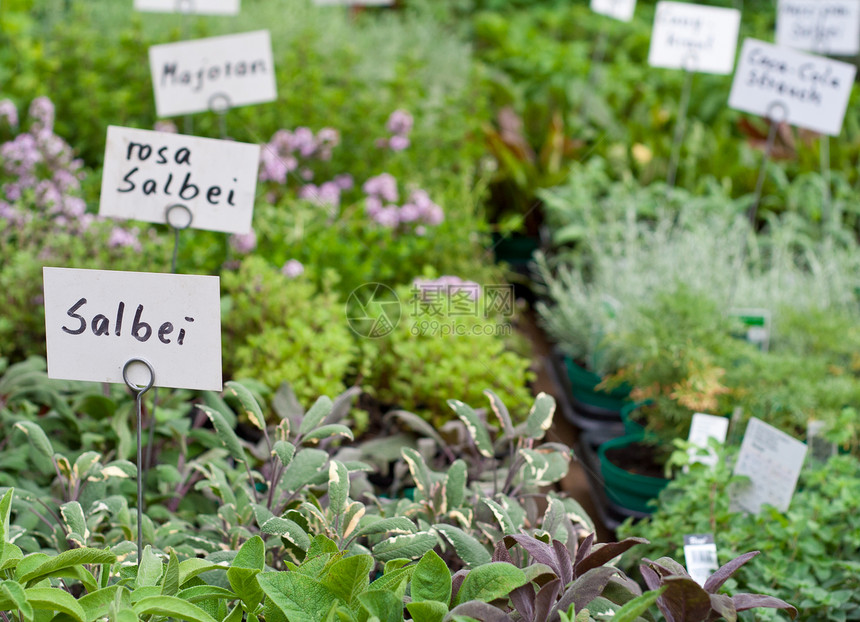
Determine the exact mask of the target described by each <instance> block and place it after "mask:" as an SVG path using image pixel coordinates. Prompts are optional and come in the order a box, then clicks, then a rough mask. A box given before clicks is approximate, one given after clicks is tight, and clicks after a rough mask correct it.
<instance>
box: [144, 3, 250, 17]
mask: <svg viewBox="0 0 860 622" xmlns="http://www.w3.org/2000/svg"><path fill="white" fill-rule="evenodd" d="M239 3H240V0H134V8H135V10H137V11H146V12H150V13H187V14H196V15H238V14H239Z"/></svg>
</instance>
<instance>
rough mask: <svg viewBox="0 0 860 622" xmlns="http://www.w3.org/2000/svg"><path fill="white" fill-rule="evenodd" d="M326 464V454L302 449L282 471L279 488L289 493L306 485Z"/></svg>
mask: <svg viewBox="0 0 860 622" xmlns="http://www.w3.org/2000/svg"><path fill="white" fill-rule="evenodd" d="M326 462H328V453H326V452H324V451H322V450H321V449H303V450H302V451H299V452H297V453H296V457H295V458H293V461H292V462H291V463H290V466H288V467H287V468H286V470H285V471H284V476H283V477H282V478H281V483H280V487H281V488H283V489H284V490H288V491H290V492H292V491H294V490H299V489H300V488H304V487H305V486H307V485H308V482H310V481H311V480H312V479H313V478H314V477H316V476H317V475H318V474H319V472H320V471H322V469H323V468H324V467H325V464H326Z"/></svg>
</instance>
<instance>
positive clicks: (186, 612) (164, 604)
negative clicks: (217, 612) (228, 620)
mask: <svg viewBox="0 0 860 622" xmlns="http://www.w3.org/2000/svg"><path fill="white" fill-rule="evenodd" d="M133 609H134V612H135V613H136V614H137V615H138V616H148V615H156V616H165V617H167V616H169V617H171V618H179V619H180V620H188V622H216V620H215V618H213V617H212V616H210V615H209V614H208V613H206V612H205V611H203V610H202V609H201V608H200V607H198V606H197V605H195V604H193V603H189V602H188V601H185V600H182V599H181V598H177V597H176V596H149V597H148V598H144V599H142V600H140V601H138V602H137V603H136V604H135V605H134V606H133Z"/></svg>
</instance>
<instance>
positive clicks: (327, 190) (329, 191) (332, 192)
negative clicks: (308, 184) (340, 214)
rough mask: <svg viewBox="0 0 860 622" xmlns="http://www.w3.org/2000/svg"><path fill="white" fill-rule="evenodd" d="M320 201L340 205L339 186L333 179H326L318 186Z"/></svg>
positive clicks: (335, 205) (333, 205)
mask: <svg viewBox="0 0 860 622" xmlns="http://www.w3.org/2000/svg"><path fill="white" fill-rule="evenodd" d="M319 200H320V203H324V204H325V205H330V206H332V207H338V206H339V205H340V187H339V186H338V185H337V184H336V183H335V182H333V181H327V182H325V183H323V185H321V186H320V188H319Z"/></svg>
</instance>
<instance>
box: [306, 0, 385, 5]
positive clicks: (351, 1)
mask: <svg viewBox="0 0 860 622" xmlns="http://www.w3.org/2000/svg"><path fill="white" fill-rule="evenodd" d="M314 4H315V5H317V6H393V5H394V0H314Z"/></svg>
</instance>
